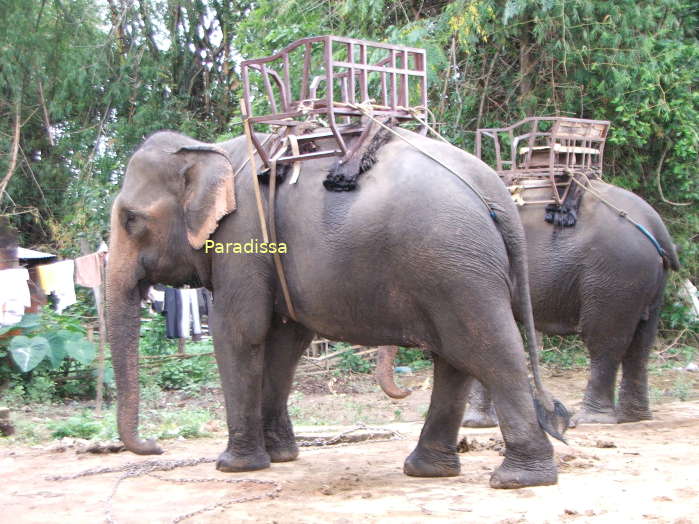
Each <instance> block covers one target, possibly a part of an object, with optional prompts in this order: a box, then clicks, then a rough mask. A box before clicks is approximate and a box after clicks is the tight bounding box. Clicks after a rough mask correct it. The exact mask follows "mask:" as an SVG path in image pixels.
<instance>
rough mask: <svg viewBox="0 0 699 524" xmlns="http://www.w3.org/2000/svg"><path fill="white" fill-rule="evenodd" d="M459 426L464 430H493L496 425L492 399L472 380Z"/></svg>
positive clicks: (479, 384)
mask: <svg viewBox="0 0 699 524" xmlns="http://www.w3.org/2000/svg"><path fill="white" fill-rule="evenodd" d="M461 425H462V426H463V427H465V428H493V427H495V426H497V425H498V416H497V414H496V413H495V407H494V406H493V399H492V398H491V397H490V393H488V390H487V389H485V387H483V384H481V383H480V382H479V381H477V380H473V382H472V383H471V387H470V390H469V393H468V407H467V408H466V413H464V418H463V420H462V421H461Z"/></svg>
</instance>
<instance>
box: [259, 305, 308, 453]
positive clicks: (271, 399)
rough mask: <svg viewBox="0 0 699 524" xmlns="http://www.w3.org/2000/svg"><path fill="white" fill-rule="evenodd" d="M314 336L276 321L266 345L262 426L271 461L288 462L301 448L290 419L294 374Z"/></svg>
mask: <svg viewBox="0 0 699 524" xmlns="http://www.w3.org/2000/svg"><path fill="white" fill-rule="evenodd" d="M312 338H313V333H312V332H311V331H309V330H308V329H306V328H305V327H303V326H302V325H301V324H297V323H296V322H292V321H289V322H287V323H283V322H282V321H281V319H279V318H274V319H273V321H272V328H271V330H270V332H269V335H268V336H267V341H266V344H265V365H264V374H263V385H262V424H263V428H264V439H265V449H266V450H267V453H269V456H270V459H271V460H272V462H288V461H290V460H295V459H296V458H297V457H298V454H299V449H298V446H297V445H296V439H295V437H294V429H293V427H292V424H291V419H290V418H289V410H288V400H289V394H290V393H291V386H292V383H293V380H294V371H295V370H296V365H297V364H298V361H299V359H300V358H301V355H302V354H303V352H304V350H305V349H306V348H307V347H308V344H309V343H310V342H311V339H312Z"/></svg>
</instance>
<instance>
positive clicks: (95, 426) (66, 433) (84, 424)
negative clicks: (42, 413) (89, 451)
mask: <svg viewBox="0 0 699 524" xmlns="http://www.w3.org/2000/svg"><path fill="white" fill-rule="evenodd" d="M48 428H49V429H50V430H51V436H52V437H53V438H56V439H60V438H64V437H74V438H83V439H91V438H93V437H96V436H97V435H99V434H100V432H101V431H102V425H101V424H100V422H99V421H97V420H95V419H94V418H93V416H92V415H91V414H89V413H88V412H83V413H81V414H80V415H76V416H73V417H70V418H68V419H66V420H57V421H53V422H50V423H49V424H48Z"/></svg>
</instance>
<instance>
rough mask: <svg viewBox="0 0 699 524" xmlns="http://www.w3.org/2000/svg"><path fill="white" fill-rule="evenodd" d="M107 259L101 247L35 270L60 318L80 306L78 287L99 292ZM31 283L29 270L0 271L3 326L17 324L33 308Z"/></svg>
mask: <svg viewBox="0 0 699 524" xmlns="http://www.w3.org/2000/svg"><path fill="white" fill-rule="evenodd" d="M106 258H107V246H106V244H104V243H103V244H102V246H100V249H98V250H97V251H96V252H95V253H91V254H89V255H85V256H82V257H79V258H76V259H75V260H70V259H68V260H61V261H59V262H53V263H50V264H41V265H37V266H35V267H34V269H35V270H36V276H37V282H36V284H37V285H38V286H39V288H40V289H41V290H42V292H43V293H45V294H46V296H53V299H54V304H55V308H56V312H58V313H59V314H60V313H62V312H63V310H65V309H66V308H67V307H69V306H71V305H73V304H75V303H76V302H77V297H76V295H75V285H76V284H77V285H79V286H82V287H88V288H96V287H99V286H100V285H101V284H102V271H101V270H102V266H103V264H104V263H105V260H106ZM30 282H31V279H30V276H29V272H28V270H27V268H24V267H17V268H9V269H3V270H0V289H1V290H2V294H1V295H0V326H8V325H12V324H16V323H17V322H19V321H20V320H21V319H22V316H23V315H24V313H25V310H26V309H27V308H30V307H31V292H30V289H29V283H30Z"/></svg>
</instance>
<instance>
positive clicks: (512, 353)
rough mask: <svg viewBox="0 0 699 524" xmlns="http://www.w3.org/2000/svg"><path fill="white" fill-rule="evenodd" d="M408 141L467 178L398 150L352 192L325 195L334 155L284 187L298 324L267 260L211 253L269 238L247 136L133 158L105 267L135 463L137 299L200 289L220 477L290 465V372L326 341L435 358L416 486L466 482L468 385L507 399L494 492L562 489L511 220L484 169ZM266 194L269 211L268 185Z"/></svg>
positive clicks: (126, 431)
mask: <svg viewBox="0 0 699 524" xmlns="http://www.w3.org/2000/svg"><path fill="white" fill-rule="evenodd" d="M397 132H398V133H400V134H401V135H402V136H403V137H405V138H406V139H408V140H410V141H411V142H413V143H416V144H419V146H420V147H421V148H424V149H427V150H429V151H430V152H431V154H433V155H435V156H436V157H438V158H439V159H441V161H442V162H444V163H448V164H449V166H450V169H451V170H454V171H456V172H458V173H459V177H456V176H453V174H454V173H453V172H450V171H448V170H447V169H445V168H444V167H443V166H442V165H440V164H439V163H436V162H434V161H433V160H431V159H429V158H427V157H426V156H424V155H422V154H421V153H419V152H418V151H417V150H416V149H415V148H413V147H411V146H410V145H408V144H406V143H404V142H403V141H402V140H397V139H391V140H389V141H388V142H387V143H386V144H385V145H383V146H382V147H381V148H380V149H379V150H378V151H377V152H376V153H375V163H374V164H373V166H371V167H370V168H369V169H368V170H366V171H365V172H364V173H363V174H362V176H361V178H360V179H359V187H358V188H357V189H356V190H354V191H350V192H342V193H340V192H332V191H328V190H326V189H325V188H324V187H323V179H324V177H326V175H327V174H328V172H329V169H330V168H331V167H332V164H333V162H335V160H334V159H328V158H325V159H316V160H312V161H307V162H304V164H303V168H302V171H301V174H300V178H299V181H298V183H296V184H294V185H290V184H289V183H288V180H284V181H283V182H282V183H281V184H280V185H279V188H278V191H277V206H276V224H277V232H278V241H279V242H284V243H286V245H287V246H288V253H287V254H284V255H283V256H282V258H283V265H284V268H285V272H286V278H287V281H288V287H289V291H290V295H291V299H292V301H293V305H294V309H295V310H296V321H294V320H291V319H290V313H289V311H288V310H287V306H286V304H285V302H284V300H283V296H282V291H281V289H280V286H279V283H278V279H277V276H276V274H275V270H274V265H273V261H272V259H271V257H270V256H269V255H268V254H262V253H251V254H233V253H225V254H223V253H216V252H211V251H209V250H207V249H204V248H203V246H205V244H207V245H208V242H207V241H211V242H217V243H229V242H238V243H244V242H248V241H250V240H251V239H259V238H260V224H259V222H258V216H257V209H256V205H255V197H254V187H253V178H252V177H253V174H252V173H251V171H250V165H249V164H246V165H244V164H245V162H246V141H245V138H244V137H238V138H235V139H233V140H230V141H227V142H223V143H220V144H216V145H213V144H205V143H201V142H198V141H196V140H194V139H191V138H189V137H186V136H183V135H180V134H178V133H174V132H169V131H162V132H158V133H155V134H154V135H152V136H151V137H149V138H148V139H147V140H146V141H145V142H144V143H143V144H142V145H141V146H140V148H139V149H138V150H137V151H136V152H135V153H134V154H133V156H132V157H131V159H130V161H129V163H128V166H127V170H126V175H125V178H124V182H123V186H122V188H121V191H120V192H119V194H118V196H117V197H116V199H115V201H114V204H113V208H112V216H111V238H110V260H109V267H108V270H107V303H108V336H109V341H110V344H111V348H112V355H113V364H114V370H115V378H116V383H117V400H118V419H117V420H118V428H119V435H120V437H121V439H122V440H123V442H124V444H125V446H126V447H127V449H129V450H131V451H133V452H136V453H140V454H153V453H160V452H162V450H161V449H160V447H159V446H158V445H157V444H156V443H155V442H153V441H146V440H142V439H141V438H140V437H139V435H138V413H139V389H138V340H139V302H140V298H141V296H142V295H143V293H145V292H146V290H147V289H148V287H149V286H150V285H151V284H155V283H163V284H168V285H171V286H182V285H185V284H189V285H192V286H197V287H201V286H203V287H206V288H208V289H210V290H212V291H213V294H214V303H213V313H212V318H211V322H212V327H213V333H214V348H215V355H216V361H217V365H218V369H219V373H220V376H221V383H222V387H223V392H224V396H225V403H226V416H227V424H228V434H229V439H228V445H227V447H226V449H225V451H223V453H221V455H220V456H219V458H218V461H217V465H216V467H217V468H218V469H219V470H221V471H228V472H235V471H252V470H257V469H261V468H266V467H269V465H270V462H282V461H289V460H294V459H295V458H296V457H297V455H298V448H297V446H296V443H295V439H294V433H293V428H292V425H291V422H290V419H289V414H288V411H287V400H288V396H289V393H290V390H291V385H292V380H293V374H294V370H295V368H296V365H297V362H298V360H299V358H300V357H301V355H302V353H303V351H304V349H305V348H306V347H307V346H308V344H309V342H310V340H311V337H312V335H313V333H318V334H320V335H323V336H326V337H328V338H331V339H334V340H344V341H348V342H352V343H356V344H363V345H381V344H396V345H409V346H415V347H422V348H425V349H429V350H430V351H431V352H432V353H433V354H434V359H435V370H434V389H433V392H432V398H431V403H430V407H429V411H428V415H427V420H426V422H425V425H424V428H423V430H422V433H421V435H420V439H419V441H418V444H417V446H416V448H415V450H414V451H413V452H412V453H411V454H410V455H409V457H408V458H407V459H406V461H405V464H404V471H405V473H406V474H408V475H413V476H431V477H437V476H451V475H456V474H458V473H459V471H460V462H459V458H458V456H457V454H456V441H457V436H458V430H459V426H460V424H461V418H462V414H463V410H464V406H465V400H466V393H467V386H468V382H469V380H470V377H475V378H477V379H478V380H480V381H482V382H483V383H485V384H487V385H488V387H489V390H490V391H491V393H492V395H493V396H494V397H495V398H496V399H497V403H496V404H497V408H496V409H497V411H498V417H499V419H500V421H501V424H500V427H501V431H502V434H503V438H504V441H505V443H506V453H505V459H504V461H503V463H502V465H501V466H500V467H498V468H497V469H496V470H495V472H494V473H493V475H492V477H491V481H490V483H491V486H493V487H496V488H516V487H521V486H531V485H542V484H551V483H555V482H556V480H557V471H556V466H555V463H554V460H553V448H552V446H551V443H550V442H549V440H548V438H547V436H546V434H545V431H546V432H549V433H550V434H552V435H554V436H557V437H559V438H562V437H561V434H560V433H561V432H562V431H564V430H565V427H567V423H568V414H567V411H566V410H565V408H563V406H562V404H560V403H559V402H558V401H554V400H553V399H552V398H551V397H550V396H549V395H548V393H547V392H546V391H545V390H544V389H543V386H542V385H541V382H540V380H539V370H538V363H537V360H536V348H535V345H533V344H530V345H529V348H528V349H529V352H530V356H531V355H533V357H534V358H533V360H531V367H532V372H533V374H534V377H535V378H536V389H535V390H534V392H533V393H532V390H531V388H530V386H529V381H528V377H527V365H526V357H525V350H524V347H523V344H522V339H521V337H520V334H519V331H518V328H517V325H516V322H515V314H514V312H513V309H514V310H516V312H517V315H518V316H519V317H520V318H523V319H524V321H525V325H526V326H527V329H528V331H529V332H530V333H533V318H532V315H531V303H530V301H529V289H528V276H527V268H526V253H525V238H524V232H523V230H522V226H521V222H520V219H519V215H518V213H517V209H516V208H515V206H514V204H513V202H512V200H511V199H510V196H509V194H508V192H507V190H506V189H505V187H504V186H503V185H502V184H501V182H500V181H499V179H498V177H497V175H496V174H495V172H493V171H492V170H491V169H490V168H489V167H488V166H487V165H485V164H484V163H482V162H481V161H480V160H478V159H476V158H475V157H473V156H472V155H469V154H467V153H464V152H463V151H461V150H459V149H457V148H455V147H453V146H451V145H449V144H445V143H441V142H437V141H434V140H430V139H428V138H425V137H422V136H420V135H417V134H414V133H411V132H409V131H405V130H400V129H399V130H397ZM243 166H244V168H243ZM365 167H366V166H365ZM239 169H240V170H241V171H240V173H239V174H238V175H237V176H236V177H235V180H234V172H235V171H236V170H239ZM463 180H467V181H468V184H470V187H467V185H466V184H464V182H463ZM474 189H476V191H478V192H480V193H481V195H482V196H483V198H484V199H485V200H486V201H487V203H488V205H489V207H490V210H492V211H493V212H494V213H495V215H496V218H497V220H494V219H493V217H492V215H491V213H490V210H489V209H488V207H487V206H486V205H485V204H484V202H483V201H482V200H481V199H480V198H479V197H478V195H477V194H476V192H474ZM262 190H263V197H265V198H266V194H267V192H268V188H267V187H266V186H263V187H262ZM236 202H237V208H236V209H235V212H231V211H233V208H234V205H235V203H236ZM515 288H516V289H517V297H518V300H517V301H516V302H514V303H513V299H512V296H513V295H512V292H513V290H514V289H515Z"/></svg>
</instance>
